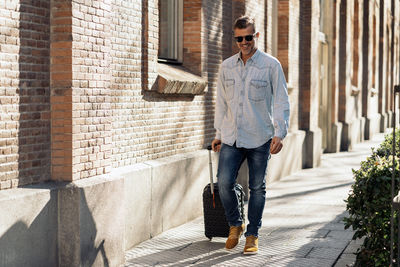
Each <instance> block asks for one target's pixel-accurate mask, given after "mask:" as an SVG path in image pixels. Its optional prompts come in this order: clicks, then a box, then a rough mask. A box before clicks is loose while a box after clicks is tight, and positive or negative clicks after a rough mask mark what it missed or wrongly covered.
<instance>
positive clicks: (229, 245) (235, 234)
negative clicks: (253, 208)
mask: <svg viewBox="0 0 400 267" xmlns="http://www.w3.org/2000/svg"><path fill="white" fill-rule="evenodd" d="M243 231H244V224H242V225H241V226H231V227H230V228H229V237H228V240H226V243H225V248H226V249H227V250H231V249H233V248H234V247H236V245H237V244H238V243H239V238H240V236H241V235H242V234H243Z"/></svg>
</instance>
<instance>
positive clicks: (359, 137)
mask: <svg viewBox="0 0 400 267" xmlns="http://www.w3.org/2000/svg"><path fill="white" fill-rule="evenodd" d="M161 2H163V0H158V1H157V0H150V1H140V0H129V1H125V0H124V1H122V0H98V1H96V0H51V1H46V0H35V1H33V0H5V1H1V2H0V103H1V109H0V212H1V213H2V214H4V212H3V209H7V211H9V212H10V213H9V216H2V218H0V251H2V249H3V248H4V250H3V251H5V252H4V253H6V252H7V251H8V250H7V249H6V247H10V246H9V244H8V243H7V242H6V239H5V238H4V237H5V236H8V235H10V234H14V233H13V232H10V231H9V230H8V229H9V228H10V229H12V226H13V225H15V223H18V222H20V223H21V222H22V223H23V224H24V225H25V226H24V227H25V228H24V229H25V230H24V231H25V232H24V231H22V232H21V231H19V232H21V234H22V233H25V235H24V238H27V239H23V240H25V241H29V236H30V233H31V232H32V231H33V228H32V227H31V225H33V224H34V222H36V221H40V222H41V224H42V227H39V228H38V229H36V228H35V229H34V230H35V233H36V235H31V236H33V237H35V236H37V235H39V236H40V234H43V235H46V236H47V239H46V238H44V237H42V238H41V240H42V241H41V245H40V246H38V251H34V252H28V248H27V247H26V245H21V244H18V243H15V247H18V246H22V247H20V248H21V249H22V250H21V251H23V253H25V254H26V255H25V254H24V255H25V256H26V257H25V258H26V259H28V260H29V261H30V262H32V264H36V263H37V264H39V265H40V264H42V265H53V264H54V263H57V264H59V265H68V264H72V265H75V264H78V265H79V264H80V263H82V262H88V261H89V262H91V263H93V264H100V262H101V261H102V259H101V256H100V254H93V255H94V256H93V257H92V258H90V259H83V258H81V257H80V256H79V255H80V252H81V251H88V254H90V253H92V250H96V249H97V250H96V251H97V252H98V251H99V250H98V248H99V246H100V245H99V244H102V243H101V240H103V241H104V240H106V241H107V242H106V243H104V244H105V245H104V247H103V248H102V249H103V250H104V251H105V252H107V255H108V257H109V261H110V264H111V265H112V266H116V265H117V264H119V263H121V262H122V261H123V251H124V250H125V249H128V248H130V247H132V246H133V245H134V244H136V243H138V242H140V241H142V240H145V239H147V238H150V237H151V236H154V235H155V234H158V233H160V232H162V231H164V230H166V229H168V228H170V227H173V226H176V225H179V224H180V223H183V222H185V221H187V220H190V219H193V218H195V217H196V216H199V215H201V200H200V196H199V195H200V193H201V190H202V188H203V186H204V185H205V184H206V183H207V181H208V170H207V168H206V166H207V154H206V152H205V151H204V147H205V146H206V145H207V144H209V143H210V142H211V140H212V139H213V137H214V134H215V131H214V129H213V115H214V104H215V98H216V82H217V75H218V70H219V66H220V64H221V62H222V60H223V59H225V58H228V57H229V56H231V55H232V54H234V53H236V52H237V51H238V50H237V47H236V44H235V43H234V42H233V41H232V39H233V38H232V37H233V35H232V23H233V21H234V19H235V18H236V17H238V16H239V15H241V14H248V15H251V16H253V17H255V19H256V24H257V30H258V31H259V32H260V33H261V35H260V38H259V40H258V47H259V48H260V49H261V50H263V51H266V52H268V53H270V54H272V55H273V56H276V57H277V58H278V59H279V60H280V62H281V64H282V67H283V70H284V73H285V75H286V79H287V82H288V91H289V97H290V104H291V117H290V131H289V134H288V136H287V137H286V139H285V141H284V142H285V146H284V149H283V151H282V152H281V153H280V154H278V155H276V156H274V157H273V158H272V159H271V163H270V166H269V169H268V180H269V181H273V180H277V179H279V178H280V177H282V176H284V175H288V174H290V173H291V172H293V171H296V170H298V169H300V168H307V167H314V166H317V165H318V164H319V161H320V157H321V153H322V152H336V151H340V150H349V149H351V146H352V144H354V143H357V142H361V141H363V140H366V139H369V138H371V137H372V136H373V135H374V134H375V133H377V132H383V131H385V130H386V129H387V128H389V127H391V126H392V125H393V120H392V119H393V110H394V109H396V112H397V114H399V112H398V111H399V99H398V98H396V99H394V97H393V86H394V85H395V84H399V83H400V65H399V64H400V16H399V14H400V2H399V1H398V0H357V1H348V0H325V1H323V0H322V1H317V0H309V1H297V0H234V1H211V0H187V1H186V0H183V1H182V0H178V1H175V2H176V5H177V6H176V9H174V10H175V11H171V12H172V13H162V12H164V10H163V9H162V8H161V5H162V4H163V3H161ZM164 2H166V1H164ZM164 4H165V3H164ZM168 12H169V11H168ZM174 12H175V13H174ZM176 12H181V13H180V15H179V16H181V20H180V21H179V19H178V24H177V25H178V26H177V28H176V30H177V32H179V31H181V32H182V34H181V37H179V38H181V39H179V38H178V39H177V44H176V47H177V50H178V54H179V53H180V54H179V55H180V56H178V58H179V59H178V63H180V64H173V63H174V62H171V61H168V60H167V62H166V61H165V60H162V59H161V58H159V55H160V52H159V51H160V50H159V49H160V47H161V46H162V44H161V43H160V42H161V41H160V40H163V39H162V38H163V37H162V36H161V35H162V34H163V33H164V30H163V31H160V27H161V23H162V21H161V19H160V17H161V15H162V14H167V15H166V16H167V20H166V21H168V23H169V20H168V19H169V18H170V17H171V16H172V17H174V16H176V18H179V16H178V15H177V14H176ZM171 14H172V15H171ZM174 18H175V17H174ZM168 25H169V24H168ZM168 27H169V26H168ZM164 29H165V28H164ZM164 45H165V44H164ZM165 46H167V47H168V45H165ZM175 63H176V62H175ZM396 121H398V117H397V118H396ZM241 177H244V178H243V179H245V178H246V174H245V168H244V170H242V172H241ZM27 188H29V189H31V190H30V191H29V190H28V191H29V192H28V191H27V190H24V189H27ZM35 190H37V191H35ZM32 192H36V193H34V195H33V196H32ZM177 192H180V193H179V194H181V197H177ZM55 196H56V197H55ZM194 196H195V197H194ZM15 198H18V201H14V200H13V199H15ZM32 199H33V200H34V201H36V204H27V203H28V202H29V201H30V202H29V203H31V201H32ZM35 199H36V200H35ZM28 200H29V201H28ZM37 203H41V204H37ZM110 203H113V204H110ZM132 203H140V204H136V205H138V206H139V208H135V209H133V208H132V206H131V205H130V204H132ZM182 203H186V204H182ZM21 205H22V206H27V207H30V205H33V206H32V207H31V208H27V209H24V210H23V211H22V212H19V213H18V212H17V213H15V214H14V213H13V212H12V210H19V209H20V208H19V207H20V206H21ZM98 206H101V207H103V209H102V210H99V209H96V207H98ZM10 207H14V208H13V209H11V208H10ZM116 207H118V208H116ZM74 209H78V210H80V213H79V214H78V215H77V214H74V213H73V212H72V211H73V210H74ZM44 210H46V212H43V211H44ZM171 211H174V212H176V214H175V216H174V218H172V217H171V215H170V213H171ZM138 214H140V215H138ZM111 215H113V216H116V217H117V218H119V224H117V225H114V224H113V223H112V222H111V221H109V220H107V219H104V218H105V217H107V216H111ZM134 215H135V216H134ZM10 218H13V219H10ZM82 218H83V219H82ZM100 218H102V220H101V219H100ZM149 222H150V223H149ZM54 223H55V224H57V227H56V228H57V229H55V230H53V231H52V232H51V233H49V232H48V231H47V230H46V229H48V227H51V225H52V224H54ZM85 225H86V226H85ZM88 225H89V226H88ZM110 225H113V226H110ZM72 226H73V227H72ZM85 227H89V228H90V229H91V231H89V233H90V234H91V235H92V237H91V238H92V239H91V238H89V237H85V235H84V234H82V235H78V236H76V235H74V233H75V232H73V231H77V232H79V231H80V230H82V229H83V228H85ZM53 228H54V227H53ZM85 229H86V228H85ZM137 229H141V230H140V234H139V235H137V234H136V232H137V231H138V230H137ZM15 234H16V233H15ZM26 236H28V237H26ZM68 236H73V238H72V240H73V241H72V242H71V240H69V242H65V238H66V237H68ZM93 236H94V237H93ZM110 240H112V241H110ZM74 242H76V244H80V245H79V246H74V245H75V243H74ZM69 243H71V244H69ZM13 244H14V243H13ZM54 244H57V246H53V245H54ZM56 247H58V248H56ZM72 247H74V249H72ZM77 247H78V248H77ZM39 248H41V249H42V250H46V249H47V250H50V252H51V253H48V254H47V256H46V255H42V254H41V253H43V252H40V250H39ZM11 254H12V253H11ZM35 254H36V255H35ZM38 255H39V256H38ZM40 255H42V256H40ZM90 255H92V254H90ZM103 260H104V259H103ZM18 261H19V259H18V258H17V257H12V256H7V257H6V256H5V254H2V252H0V266H3V265H4V266H6V265H7V266H12V265H13V264H14V265H18V264H19V263H21V262H18ZM72 265H71V266H72Z"/></svg>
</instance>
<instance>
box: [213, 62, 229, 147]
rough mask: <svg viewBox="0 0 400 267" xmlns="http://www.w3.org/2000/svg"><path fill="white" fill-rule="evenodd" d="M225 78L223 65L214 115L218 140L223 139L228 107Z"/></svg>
mask: <svg viewBox="0 0 400 267" xmlns="http://www.w3.org/2000/svg"><path fill="white" fill-rule="evenodd" d="M224 80H225V78H224V71H223V67H222V66H221V68H220V70H219V75H218V82H217V101H216V105H215V116H214V128H215V130H216V133H215V139H218V140H221V125H222V121H223V119H224V117H225V113H226V109H227V105H226V98H225V87H224V84H225V83H224Z"/></svg>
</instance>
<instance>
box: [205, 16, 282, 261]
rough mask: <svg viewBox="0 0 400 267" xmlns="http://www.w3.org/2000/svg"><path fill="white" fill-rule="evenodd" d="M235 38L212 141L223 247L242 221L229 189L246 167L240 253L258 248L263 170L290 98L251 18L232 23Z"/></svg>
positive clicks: (222, 76) (230, 244)
mask: <svg viewBox="0 0 400 267" xmlns="http://www.w3.org/2000/svg"><path fill="white" fill-rule="evenodd" d="M233 30H234V38H235V41H236V43H237V45H238V47H239V49H240V52H239V53H238V54H236V55H234V56H232V57H230V58H228V59H226V60H224V62H223V63H222V65H221V69H220V73H219V78H218V85H217V102H216V111H215V120H214V127H215V129H216V137H215V139H214V140H213V142H212V148H213V150H214V151H216V152H217V151H219V152H220V156H219V164H218V188H219V193H220V197H221V201H222V204H223V206H224V208H225V214H226V218H227V221H228V222H229V225H230V230H229V237H228V239H227V241H226V244H225V248H226V249H228V250H230V249H233V248H234V247H235V246H236V245H237V244H238V242H239V239H240V236H241V235H242V233H243V231H244V229H245V225H244V224H243V221H244V218H241V215H240V212H239V209H238V207H239V206H238V199H237V196H236V194H235V191H234V184H235V182H236V179H237V174H238V170H239V168H240V166H241V164H242V163H243V161H244V160H245V159H247V163H248V167H249V188H250V199H249V203H248V221H249V223H248V225H247V230H246V233H245V236H246V244H245V247H244V251H243V253H244V254H256V253H257V252H258V230H259V228H260V227H261V218H262V213H263V210H264V205H265V188H266V186H265V172H266V168H267V164H268V159H269V158H270V154H276V153H278V152H279V151H280V150H281V149H282V146H283V144H282V140H283V138H284V137H285V136H286V134H287V130H288V124H289V121H288V120H289V100H288V94H287V87H286V81H285V77H284V74H283V71H282V67H281V65H280V63H279V61H278V60H277V59H276V58H274V57H272V56H270V55H268V54H266V53H264V52H262V51H260V50H258V49H257V47H256V40H257V39H258V38H259V36H260V33H258V32H256V28H255V24H254V20H253V19H251V18H249V17H247V16H242V17H240V18H238V19H237V20H236V21H235V24H234V27H233Z"/></svg>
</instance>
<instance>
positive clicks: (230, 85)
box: [225, 79, 235, 100]
mask: <svg viewBox="0 0 400 267" xmlns="http://www.w3.org/2000/svg"><path fill="white" fill-rule="evenodd" d="M234 92H235V80H233V79H229V80H225V94H226V100H231V99H232V98H233V96H234Z"/></svg>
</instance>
